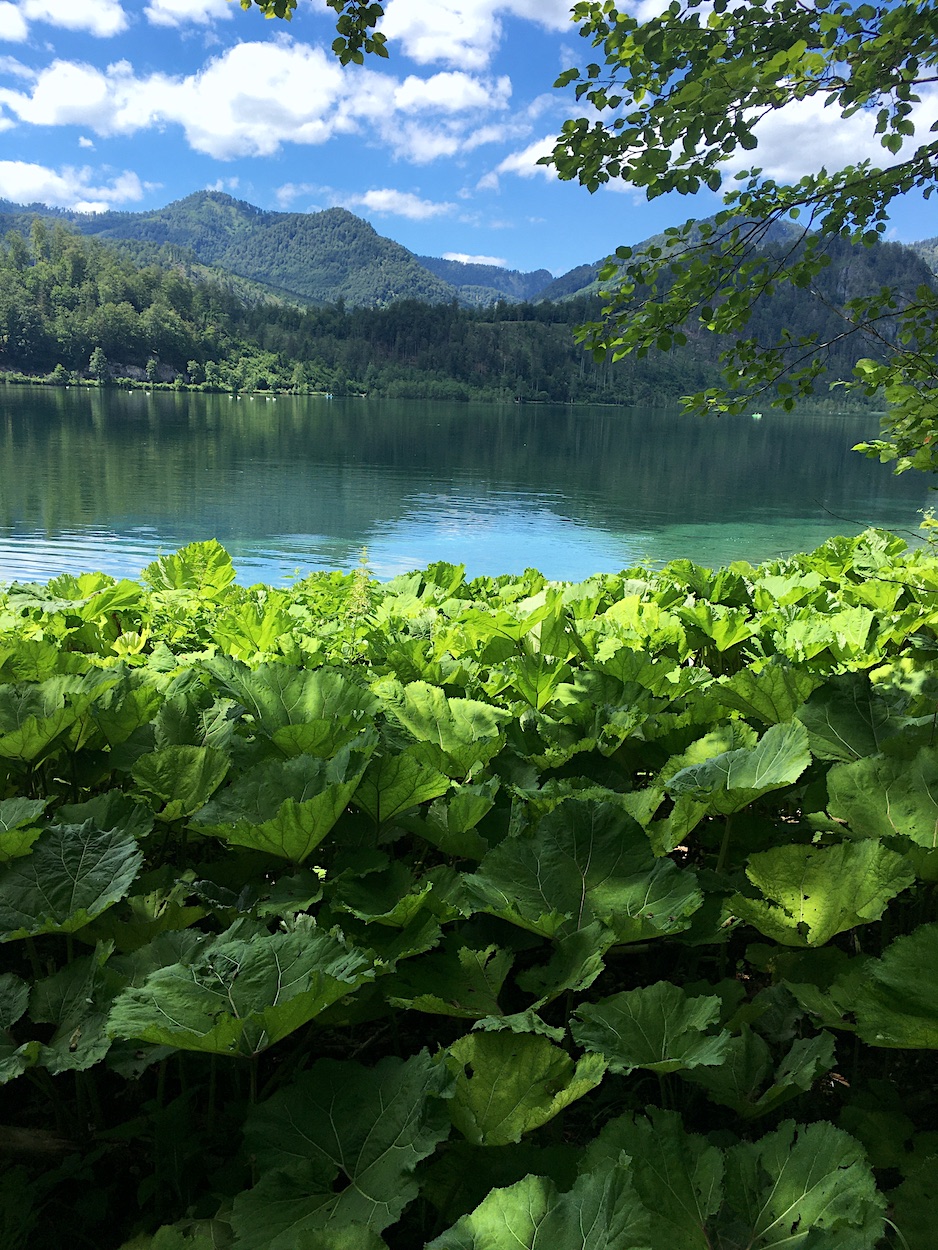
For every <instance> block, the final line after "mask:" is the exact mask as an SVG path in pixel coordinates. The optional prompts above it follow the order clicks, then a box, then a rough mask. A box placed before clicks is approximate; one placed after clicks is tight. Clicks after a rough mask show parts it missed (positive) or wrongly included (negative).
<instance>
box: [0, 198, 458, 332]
mask: <svg viewBox="0 0 938 1250" xmlns="http://www.w3.org/2000/svg"><path fill="white" fill-rule="evenodd" d="M0 212H3V213H7V214H8V215H13V216H14V218H15V219H16V220H15V222H14V224H19V219H20V218H22V217H23V216H24V215H25V216H27V217H29V216H33V215H35V213H36V212H42V213H43V215H52V216H55V217H57V218H58V219H59V220H62V221H67V222H69V223H70V224H72V225H73V226H74V227H75V228H76V229H78V230H80V231H81V233H82V234H88V235H94V236H95V237H97V238H100V239H107V240H111V241H115V240H134V241H136V242H142V243H150V244H156V245H160V246H167V245H169V246H172V247H177V248H183V249H185V250H186V251H188V252H190V253H191V254H192V255H193V256H194V257H195V258H196V259H197V260H198V261H200V262H202V263H203V264H207V265H211V266H215V267H220V268H222V269H225V270H227V271H228V272H230V273H233V274H237V275H238V276H239V277H242V278H249V279H251V280H252V281H254V282H261V283H264V284H265V285H267V286H270V287H273V288H275V289H276V290H278V291H280V292H283V293H287V292H288V293H290V294H292V295H293V296H299V297H301V298H302V299H303V300H305V301H307V302H311V303H317V304H332V303H336V302H337V301H338V300H344V301H345V302H346V303H348V304H352V305H354V306H356V307H366V308H375V307H378V308H381V307H385V306H387V305H388V304H392V303H394V302H396V301H397V300H401V299H416V300H421V301H424V302H426V303H431V304H439V303H446V302H448V301H449V300H451V299H453V298H455V296H456V291H455V289H454V288H453V287H452V286H451V285H450V284H449V283H446V282H444V281H443V280H442V279H440V278H438V277H437V276H436V275H435V274H432V273H430V272H429V271H428V270H427V269H425V268H424V266H423V265H421V264H420V262H419V261H418V260H417V258H416V257H415V256H414V255H413V253H412V252H409V251H408V250H407V248H405V247H402V246H401V245H400V244H399V243H394V242H393V241H392V240H391V239H386V238H384V237H382V236H381V235H379V234H378V233H377V231H376V230H375V229H374V228H373V227H372V226H370V225H369V224H368V222H367V221H363V220H362V218H361V217H356V216H355V215H354V213H350V212H348V211H347V210H346V209H344V208H329V209H326V210H325V211H324V212H321V213H274V212H266V211H265V210H263V209H260V208H256V207H255V206H254V205H253V204H248V203H246V202H245V201H244V200H235V199H233V198H232V197H231V196H229V195H222V194H221V193H219V192H217V191H197V192H196V193H195V194H194V195H189V196H187V197H186V198H185V199H183V200H176V201H175V202H174V203H172V204H167V205H166V207H165V208H160V209H154V210H153V211H150V212H144V213H97V214H88V213H69V212H51V213H50V210H48V209H44V208H43V207H42V206H34V205H31V206H29V208H28V209H24V208H22V207H21V206H19V205H10V204H0Z"/></svg>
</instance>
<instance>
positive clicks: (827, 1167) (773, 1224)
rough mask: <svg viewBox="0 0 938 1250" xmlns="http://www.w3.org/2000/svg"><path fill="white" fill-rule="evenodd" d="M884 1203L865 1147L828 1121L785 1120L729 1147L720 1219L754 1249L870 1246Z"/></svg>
mask: <svg viewBox="0 0 938 1250" xmlns="http://www.w3.org/2000/svg"><path fill="white" fill-rule="evenodd" d="M885 1206H886V1201H885V1199H884V1198H883V1196H882V1195H881V1194H879V1193H878V1192H877V1190H876V1185H875V1183H874V1180H873V1174H872V1172H871V1171H870V1167H869V1164H868V1163H867V1161H866V1156H865V1155H864V1153H863V1148H862V1146H861V1145H860V1144H859V1142H857V1141H855V1140H854V1138H852V1137H850V1136H849V1135H848V1134H847V1133H844V1132H843V1131H842V1130H840V1129H837V1128H834V1126H833V1125H832V1124H827V1123H824V1122H823V1121H822V1122H821V1123H818V1124H811V1125H808V1126H807V1127H804V1126H802V1125H795V1124H793V1123H792V1121H790V1120H788V1121H786V1122H785V1123H784V1124H782V1125H781V1127H780V1128H778V1129H777V1130H776V1131H775V1132H774V1133H770V1134H768V1135H767V1136H766V1137H763V1138H762V1139H761V1141H758V1142H744V1143H741V1144H740V1145H738V1146H733V1147H732V1148H731V1149H730V1150H728V1151H727V1155H726V1204H725V1207H724V1209H723V1211H722V1212H721V1213H720V1220H719V1223H720V1225H721V1226H722V1228H723V1229H724V1230H725V1231H726V1233H727V1234H728V1235H730V1236H735V1237H742V1238H744V1240H743V1241H742V1243H741V1244H743V1245H746V1246H752V1247H753V1250H782V1248H784V1250H792V1248H793V1247H801V1246H804V1247H812V1250H813V1247H815V1246H816V1247H817V1248H818V1250H873V1247H874V1246H876V1245H877V1244H878V1241H879V1238H880V1237H881V1236H882V1234H883V1211H884V1209H885Z"/></svg>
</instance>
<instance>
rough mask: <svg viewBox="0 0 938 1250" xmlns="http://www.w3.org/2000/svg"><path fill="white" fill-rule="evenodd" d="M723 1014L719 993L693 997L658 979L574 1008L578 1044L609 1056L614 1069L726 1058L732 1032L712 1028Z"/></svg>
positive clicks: (673, 1067)
mask: <svg viewBox="0 0 938 1250" xmlns="http://www.w3.org/2000/svg"><path fill="white" fill-rule="evenodd" d="M719 1017H720V1000H719V998H716V997H701V998H692V997H690V996H689V995H687V994H686V993H685V992H684V990H682V989H681V988H680V987H679V986H677V985H672V984H671V983H670V982H669V981H658V982H657V983H656V984H654V985H649V986H647V987H646V988H644V989H638V990H625V991H623V993H621V994H613V995H612V997H611V998H603V999H600V1001H599V1002H598V1003H584V1004H583V1005H582V1006H581V1007H579V1008H578V1009H577V1010H576V1011H575V1012H574V1015H573V1019H572V1021H571V1024H570V1032H571V1033H572V1034H573V1040H574V1041H575V1042H576V1043H577V1045H578V1046H582V1047H583V1048H584V1050H588V1051H593V1052H598V1053H599V1054H602V1055H603V1056H605V1058H606V1060H607V1062H608V1064H609V1069H610V1071H611V1072H619V1073H621V1074H623V1075H625V1076H627V1075H628V1074H629V1073H630V1072H632V1071H634V1070H635V1069H636V1068H647V1069H648V1070H649V1071H651V1072H660V1073H668V1072H680V1071H682V1070H683V1069H685V1068H696V1067H700V1066H701V1065H705V1066H708V1067H713V1066H716V1065H717V1064H720V1063H722V1062H723V1059H724V1056H725V1054H726V1049H727V1045H728V1043H729V1040H730V1035H729V1034H728V1033H726V1032H723V1031H721V1032H719V1033H714V1032H712V1031H711V1030H712V1029H713V1027H714V1026H715V1025H716V1024H717V1022H718V1020H719Z"/></svg>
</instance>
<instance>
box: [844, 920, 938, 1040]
mask: <svg viewBox="0 0 938 1250" xmlns="http://www.w3.org/2000/svg"><path fill="white" fill-rule="evenodd" d="M866 974H867V975H866V977H865V978H864V980H863V982H862V983H861V984H860V986H859V987H858V988H855V990H854V998H853V1001H852V1002H851V1007H852V1009H853V1010H854V1011H855V1013H856V1017H857V1023H858V1025H859V1028H858V1032H859V1034H860V1037H861V1038H862V1039H863V1041H864V1042H866V1043H867V1045H870V1046H894V1047H897V1048H900V1049H903V1050H938V924H928V925H922V926H920V927H919V928H918V929H916V930H914V932H912V933H908V934H906V935H905V936H903V937H900V938H897V939H896V940H895V941H894V942H893V943H892V945H891V946H888V947H887V948H886V950H885V951H884V953H883V957H882V959H880V960H872V961H870V963H869V964H868V965H867V968H866Z"/></svg>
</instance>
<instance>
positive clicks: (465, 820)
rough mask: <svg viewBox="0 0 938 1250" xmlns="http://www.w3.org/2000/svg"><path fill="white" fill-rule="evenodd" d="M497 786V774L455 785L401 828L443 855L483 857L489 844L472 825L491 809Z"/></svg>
mask: <svg viewBox="0 0 938 1250" xmlns="http://www.w3.org/2000/svg"><path fill="white" fill-rule="evenodd" d="M366 780H367V776H366ZM500 785H501V782H500V781H499V779H498V778H497V777H490V778H489V779H488V781H482V782H479V783H478V784H468V785H462V786H455V787H454V788H453V790H452V791H451V792H450V793H449V794H448V795H447V797H446V798H445V799H438V800H437V801H436V802H434V803H431V804H430V808H429V810H428V811H427V812H426V814H425V815H424V817H423V819H421V820H419V821H418V820H415V821H413V822H410V823H406V822H405V827H406V828H407V829H408V830H409V831H410V832H411V833H416V834H417V835H418V837H421V838H425V839H426V841H427V842H429V843H431V845H433V846H435V847H437V848H438V849H439V850H441V851H442V852H443V854H444V855H449V856H453V857H455V858H458V859H475V860H481V859H484V857H485V853H486V852H487V851H488V849H489V843H488V840H487V839H486V838H483V837H482V835H481V834H479V833H477V832H476V825H478V823H479V821H480V820H482V819H483V817H484V816H486V815H487V814H488V813H489V812H490V811H491V810H492V808H493V806H494V804H495V795H496V794H497V793H498V790H499V787H500Z"/></svg>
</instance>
